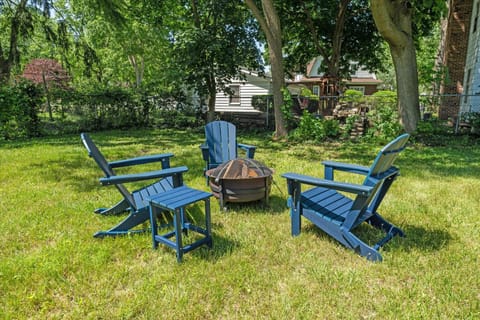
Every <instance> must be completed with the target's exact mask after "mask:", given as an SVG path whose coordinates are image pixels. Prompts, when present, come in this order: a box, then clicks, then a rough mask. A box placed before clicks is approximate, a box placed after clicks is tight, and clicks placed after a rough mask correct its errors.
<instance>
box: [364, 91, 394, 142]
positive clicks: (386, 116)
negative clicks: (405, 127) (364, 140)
mask: <svg viewBox="0 0 480 320" xmlns="http://www.w3.org/2000/svg"><path fill="white" fill-rule="evenodd" d="M371 102H372V107H371V109H370V111H369V112H368V119H369V122H370V128H369V129H368V131H367V135H369V136H371V137H380V138H382V139H385V140H390V139H393V138H395V137H397V136H398V135H399V134H400V133H401V132H402V126H401V125H400V121H399V115H398V111H397V97H396V94H395V92H393V91H378V92H376V93H374V94H373V95H372V99H371Z"/></svg>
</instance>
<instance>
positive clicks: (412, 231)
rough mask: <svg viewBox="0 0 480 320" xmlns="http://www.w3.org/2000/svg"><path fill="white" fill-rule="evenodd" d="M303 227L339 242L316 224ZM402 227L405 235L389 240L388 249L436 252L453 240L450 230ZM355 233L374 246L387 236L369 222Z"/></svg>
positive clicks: (354, 231) (411, 226)
mask: <svg viewBox="0 0 480 320" xmlns="http://www.w3.org/2000/svg"><path fill="white" fill-rule="evenodd" d="M302 229H303V230H302V232H309V233H314V234H315V235H316V236H317V237H318V238H319V239H322V240H327V241H330V242H332V243H338V242H337V241H336V240H335V239H334V238H332V237H330V236H329V235H328V234H326V233H325V232H323V231H322V230H321V229H320V228H318V227H316V226H315V225H314V224H311V223H309V224H308V225H307V226H305V227H303V228H302ZM401 229H402V230H403V232H404V234H405V237H399V236H397V237H394V238H393V239H392V240H391V241H389V242H388V243H387V244H386V246H385V248H388V249H387V250H388V251H391V252H393V251H397V250H402V251H406V252H410V251H412V250H416V251H422V252H434V251H439V250H441V249H443V248H444V247H446V246H447V245H448V243H449V242H450V241H451V240H452V236H451V235H450V234H449V233H448V232H446V231H444V230H440V229H425V228H423V227H420V226H413V225H407V226H402V227H401ZM353 233H354V234H355V235H356V236H358V238H360V239H361V240H362V241H364V242H365V243H367V244H369V245H372V246H373V245H374V244H375V243H376V242H377V241H379V240H380V239H382V238H383V237H384V236H385V234H384V233H383V232H381V231H379V230H377V229H375V228H372V227H371V226H369V225H367V224H362V225H360V226H359V227H357V228H356V229H354V230H353ZM385 248H383V249H385Z"/></svg>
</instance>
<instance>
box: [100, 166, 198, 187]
mask: <svg viewBox="0 0 480 320" xmlns="http://www.w3.org/2000/svg"><path fill="white" fill-rule="evenodd" d="M187 171H188V168H187V167H186V166H181V167H174V168H168V169H163V170H156V171H149V172H143V173H134V174H124V175H118V176H112V177H105V178H100V183H101V184H102V185H104V186H108V185H112V184H120V183H126V182H135V181H142V180H150V179H158V178H165V177H169V176H174V175H177V174H182V173H184V172H187Z"/></svg>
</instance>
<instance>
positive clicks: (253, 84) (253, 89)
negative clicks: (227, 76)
mask: <svg viewBox="0 0 480 320" xmlns="http://www.w3.org/2000/svg"><path fill="white" fill-rule="evenodd" d="M231 85H238V86H239V88H240V103H230V96H229V95H228V94H226V93H224V92H219V93H217V99H216V101H215V111H216V112H258V113H260V111H258V110H256V109H254V108H253V106H252V97H253V96H256V95H267V94H270V93H271V85H270V79H269V78H263V77H257V76H254V75H247V79H246V80H235V81H232V84H231Z"/></svg>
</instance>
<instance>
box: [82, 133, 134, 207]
mask: <svg viewBox="0 0 480 320" xmlns="http://www.w3.org/2000/svg"><path fill="white" fill-rule="evenodd" d="M80 137H81V138H82V142H83V145H84V146H85V148H86V149H87V152H88V155H89V156H90V157H91V158H93V160H95V162H96V163H97V165H98V166H99V167H100V169H102V171H103V173H104V174H105V176H106V177H107V178H108V177H112V176H115V171H113V169H112V168H111V167H110V165H109V164H108V161H107V160H106V159H105V157H104V156H103V154H102V153H101V152H100V150H98V148H97V146H96V145H95V143H94V142H93V140H92V139H91V138H90V136H89V135H88V134H86V133H82V134H81V135H80ZM115 187H116V188H117V189H118V191H120V193H121V194H122V196H123V197H124V198H125V200H126V201H127V202H128V203H129V205H130V206H131V207H132V208H135V201H134V199H133V197H132V195H131V194H130V192H129V191H128V189H127V188H126V187H125V186H124V185H123V184H115Z"/></svg>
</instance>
